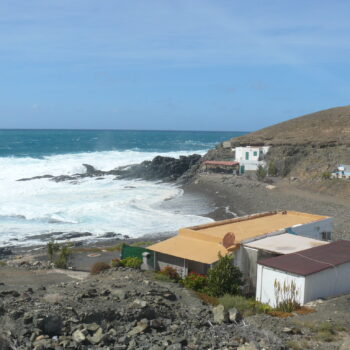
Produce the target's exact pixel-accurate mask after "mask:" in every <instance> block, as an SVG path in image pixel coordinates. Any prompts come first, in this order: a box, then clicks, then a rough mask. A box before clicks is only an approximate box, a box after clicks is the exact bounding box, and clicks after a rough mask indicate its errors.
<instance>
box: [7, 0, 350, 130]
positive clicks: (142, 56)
mask: <svg viewBox="0 0 350 350" xmlns="http://www.w3.org/2000/svg"><path fill="white" fill-rule="evenodd" d="M349 13H350V2H349V1H345V0H344V1H337V0H333V1H329V0H327V1H322V0H314V1H313V0H303V1H295V0H293V1H289V0H283V1H281V0H276V1H270V0H262V1H244V0H242V1H234V0H231V1H221V0H212V1H207V0H198V1H197V0H196V1H194V0H176V1H174V0H159V1H155V0H144V1H137V0H134V1H124V0H103V1H98V0H74V1H72V0H70V1H66V0H50V1H48V0H40V1H39V0H31V1H28V0H20V1H19V0H2V1H1V2H0V77H1V79H0V128H106V129H108V128H113V129H177V130H256V129H259V128H261V127H264V126H268V125H271V124H274V123H276V122H280V121H283V120H287V119H289V118H291V117H295V116H299V115H302V114H306V113H310V112H313V111H317V110H321V109H325V108H331V107H335V106H340V105H348V104H350V101H349V92H350V69H349V62H350V21H349V20H348V16H349Z"/></svg>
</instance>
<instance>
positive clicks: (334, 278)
mask: <svg viewBox="0 0 350 350" xmlns="http://www.w3.org/2000/svg"><path fill="white" fill-rule="evenodd" d="M349 275H350V263H346V264H342V265H339V266H336V267H334V268H330V269H327V270H323V271H320V272H317V273H315V274H312V275H309V276H307V277H306V282H305V303H307V302H309V301H311V300H316V299H318V298H327V297H333V296H337V295H341V294H348V293H350V278H349Z"/></svg>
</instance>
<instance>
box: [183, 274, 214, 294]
mask: <svg viewBox="0 0 350 350" xmlns="http://www.w3.org/2000/svg"><path fill="white" fill-rule="evenodd" d="M181 283H182V284H183V285H184V286H185V287H186V288H188V289H192V290H195V291H202V290H205V288H206V287H207V285H208V278H207V276H204V275H201V274H199V273H196V272H190V273H189V274H188V275H187V276H186V277H185V278H184V279H183V280H182V281H181Z"/></svg>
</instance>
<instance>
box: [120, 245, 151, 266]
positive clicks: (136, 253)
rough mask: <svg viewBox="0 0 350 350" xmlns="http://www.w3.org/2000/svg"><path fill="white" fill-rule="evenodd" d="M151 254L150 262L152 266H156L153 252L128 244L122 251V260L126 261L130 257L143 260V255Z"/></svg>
mask: <svg viewBox="0 0 350 350" xmlns="http://www.w3.org/2000/svg"><path fill="white" fill-rule="evenodd" d="M145 252H147V253H149V254H150V256H149V258H148V262H149V264H150V265H151V266H154V252H153V251H152V250H148V249H146V248H142V247H133V246H131V245H128V244H123V247H122V251H121V255H120V257H121V259H125V258H128V257H136V258H140V259H142V253H145Z"/></svg>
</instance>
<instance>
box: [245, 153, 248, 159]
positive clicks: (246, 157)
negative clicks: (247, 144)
mask: <svg viewBox="0 0 350 350" xmlns="http://www.w3.org/2000/svg"><path fill="white" fill-rule="evenodd" d="M245 160H249V152H245Z"/></svg>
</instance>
